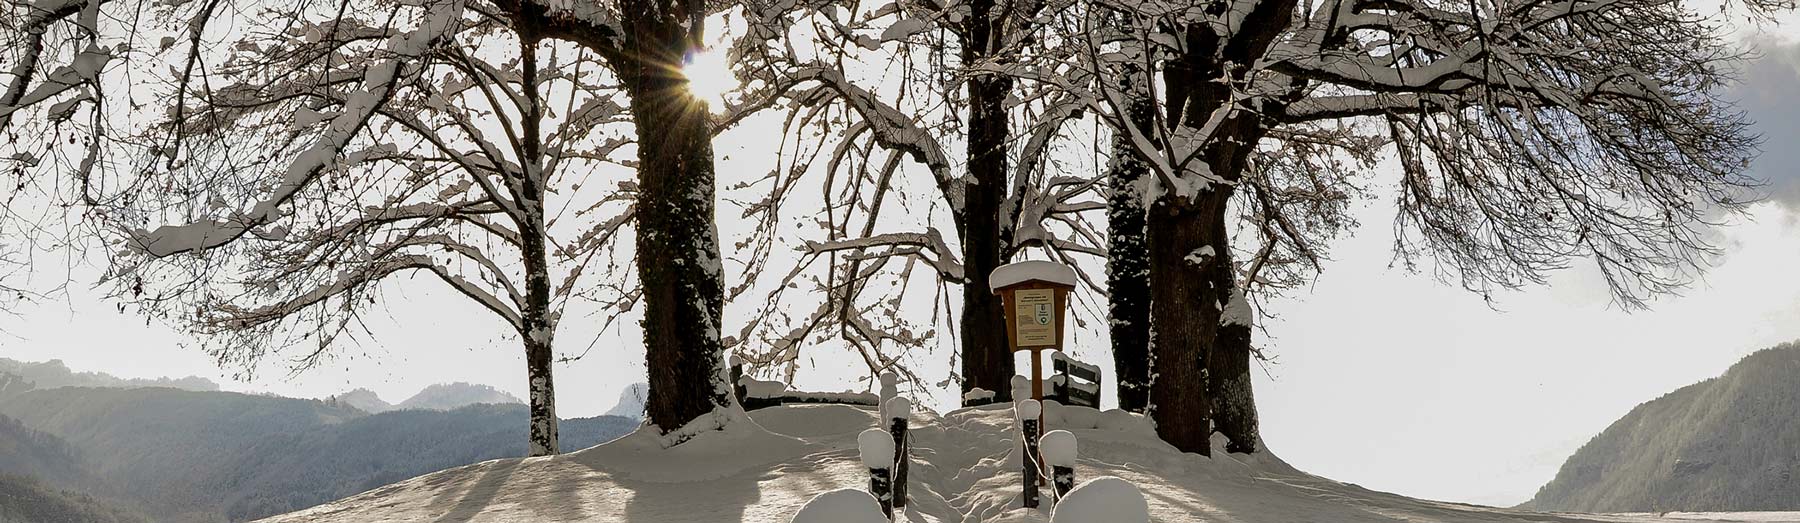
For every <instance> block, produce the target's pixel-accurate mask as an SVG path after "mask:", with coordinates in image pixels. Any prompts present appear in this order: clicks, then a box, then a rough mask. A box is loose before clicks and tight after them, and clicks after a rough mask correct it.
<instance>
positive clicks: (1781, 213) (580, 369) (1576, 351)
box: [0, 40, 1800, 505]
mask: <svg viewBox="0 0 1800 523" xmlns="http://www.w3.org/2000/svg"><path fill="white" fill-rule="evenodd" d="M1760 45H1761V46H1762V50H1763V51H1764V52H1765V53H1766V55H1767V56H1766V57H1765V58H1763V59H1762V60H1760V61H1758V62H1756V63H1755V64H1753V66H1752V67H1751V68H1750V70H1749V71H1748V72H1747V73H1746V75H1745V80H1746V81H1747V82H1748V85H1746V86H1745V87H1743V88H1742V89H1740V91H1739V97H1740V98H1742V99H1743V100H1744V103H1745V107H1746V109H1750V110H1751V111H1752V114H1753V115H1755V117H1756V118H1757V119H1759V120H1762V121H1764V122H1765V123H1763V124H1761V125H1760V126H1759V130H1760V131H1761V132H1763V133H1764V135H1765V138H1766V139H1767V140H1768V141H1769V145H1768V147H1767V148H1768V149H1770V151H1771V152H1770V154H1769V155H1768V156H1766V157H1765V158H1764V161H1761V162H1759V163H1758V164H1757V166H1756V170H1757V172H1758V174H1760V175H1762V176H1763V177H1765V178H1768V179H1770V180H1771V181H1772V186H1771V188H1770V193H1771V194H1772V195H1774V199H1773V200H1771V201H1770V202H1768V203H1764V204H1760V205H1758V206H1757V207H1756V208H1755V210H1754V213H1753V218H1754V220H1749V221H1745V222H1744V223H1738V224H1735V225H1734V226H1732V227H1730V228H1727V229H1725V230H1723V231H1721V232H1720V238H1721V242H1722V245H1725V246H1726V247H1727V249H1728V253H1727V255H1726V256H1724V257H1723V258H1721V259H1720V260H1719V263H1718V266H1717V267H1716V268H1715V269H1714V270H1713V271H1712V272H1711V273H1709V274H1708V275H1707V277H1706V279H1705V280H1704V281H1702V282H1700V283H1699V284H1697V285H1696V286H1695V287H1694V288H1693V289H1691V290H1690V292H1688V293H1687V294H1686V295H1685V296H1683V297H1678V298H1671V299H1665V300H1662V301H1660V302H1657V303H1656V304H1654V309H1653V310H1651V311H1647V312H1637V313H1625V312H1621V311H1619V310H1617V309H1616V308H1613V307H1610V303H1609V301H1608V297H1607V296H1608V295H1607V292H1606V289H1605V288H1604V286H1603V284H1602V283H1601V282H1599V281H1598V279H1597V276H1596V275H1595V274H1592V273H1591V271H1589V270H1588V269H1586V268H1580V269H1575V270H1570V271H1566V272H1563V273H1559V274H1556V275H1555V276H1554V277H1553V278H1552V281H1551V284H1550V285H1549V286H1547V287H1543V288H1533V289H1527V290H1524V291H1521V292H1514V293H1503V294H1500V295H1498V296H1497V301H1496V302H1495V303H1493V304H1492V305H1493V307H1492V308H1490V307H1489V304H1486V303H1484V302H1483V301H1482V300H1481V299H1480V298H1479V297H1478V296H1475V295H1472V294H1469V293H1467V292H1464V291H1461V290H1460V289H1458V288H1456V287H1454V286H1451V285H1445V284H1441V283H1439V282H1437V281H1435V280H1433V279H1431V278H1430V277H1429V276H1426V275H1413V274H1408V273H1406V272H1405V271H1403V270H1400V269H1394V268H1389V266H1388V264H1389V261H1390V254H1389V251H1388V248H1389V246H1390V244H1391V241H1392V233H1391V230H1390V226H1391V219H1392V215H1393V214H1392V209H1391V208H1390V207H1388V206H1387V205H1386V203H1385V202H1382V201H1379V200H1378V201H1377V202H1373V203H1371V204H1369V205H1367V206H1366V207H1364V208H1362V209H1361V210H1360V211H1359V215H1358V218H1359V219H1360V221H1361V223H1362V226H1361V227H1360V228H1359V229H1358V230H1357V231H1356V234H1355V235H1354V236H1353V237H1350V238H1347V239H1344V240H1341V241H1340V242H1339V243H1337V244H1336V245H1335V246H1334V249H1333V258H1334V260H1333V261H1332V262H1330V263H1328V264H1327V265H1326V269H1325V271H1324V273H1323V274H1322V275H1321V276H1320V277H1319V278H1318V280H1317V282H1316V284H1315V285H1314V286H1313V287H1312V288H1310V289H1307V290H1306V291H1305V292H1301V293H1297V295H1296V296H1295V297H1293V298H1291V299H1285V300H1282V301H1278V302H1275V303H1274V304H1273V309H1272V311H1273V312H1275V313H1276V314H1279V315H1280V316H1281V319H1279V320H1278V321H1276V322H1273V323H1271V324H1270V326H1269V330H1270V334H1271V335H1272V336H1269V337H1259V340H1258V342H1259V343H1261V344H1263V345H1264V346H1266V347H1268V348H1269V351H1270V352H1271V353H1272V354H1274V355H1276V356H1277V358H1278V360H1277V361H1276V362H1275V363H1273V364H1271V365H1269V366H1267V368H1266V370H1267V372H1266V373H1259V375H1258V381H1257V383H1256V386H1257V394H1258V399H1259V405H1260V407H1261V412H1262V419H1263V423H1264V425H1263V427H1264V437H1265V439H1266V440H1267V442H1268V444H1269V448H1270V449H1271V450H1272V451H1273V452H1275V453H1276V454H1278V455H1280V456H1281V457H1283V458H1284V459H1286V460H1287V461H1289V462H1290V463H1293V464H1294V465H1296V466H1298V467H1300V468H1301V469H1303V470H1307V471H1309V472H1313V473H1315V474H1319V475H1322V476H1326V477H1330V478H1334V479H1338V480H1342V481H1347V482H1353V483H1357V484H1361V485H1363V486H1366V487H1370V488H1374V489H1377V490H1386V491H1392V492H1397V493H1401V494H1405V495H1409V496H1416V497H1425V498H1433V499H1444V500H1455V501H1466V502H1474V503H1486V504H1500V505H1510V504H1514V503H1518V502H1521V501H1524V500H1525V499H1527V498H1529V497H1530V496H1531V494H1532V493H1533V492H1534V491H1535V490H1536V489H1537V487H1538V486H1540V485H1542V484H1543V483H1545V482H1547V481H1548V480H1549V479H1550V478H1551V477H1552V476H1553V475H1554V474H1555V471H1556V469H1557V467H1559V466H1560V464H1561V463H1562V461H1563V460H1564V459H1565V458H1566V457H1567V456H1568V455H1569V454H1570V453H1572V452H1573V451H1574V450H1575V449H1576V448H1577V447H1579V446H1580V445H1581V444H1582V443H1584V442H1585V441H1587V439H1588V438H1590V437H1592V436H1593V435H1594V434H1596V433H1598V432H1599V431H1600V430H1601V429H1603V428H1605V427H1606V426H1607V425H1608V424H1610V423H1611V422H1612V421H1613V420H1615V419H1617V418H1618V417H1619V416H1621V415H1623V414H1624V413H1625V412H1626V411H1627V410H1629V409H1630V408H1631V407H1633V406H1635V405H1637V404H1639V403H1641V402H1644V401H1648V400H1650V399H1653V398H1655V397H1657V396H1659V395H1661V394H1663V393H1666V392H1668V391H1671V390H1673V389H1675V388H1677V387H1680V386H1682V385H1686V384H1689V383H1693V382H1696V381H1699V380H1702V379H1705V378H1708V377H1712V376H1716V375H1718V374H1719V373H1721V372H1722V371H1724V370H1725V368H1726V367H1728V366H1729V365H1730V364H1731V363H1733V362H1735V361H1736V360H1737V359H1738V358H1740V357H1742V356H1743V355H1745V354H1747V353H1749V352H1751V351H1754V350H1757V349H1761V348H1766V347H1769V346H1772V345H1775V344H1777V343H1779V342H1783V341H1789V340H1795V339H1800V271H1796V270H1794V262H1795V261H1796V260H1800V212H1796V211H1795V210H1794V209H1800V175H1796V174H1795V173H1794V167H1795V166H1796V165H1800V163H1796V162H1800V152H1797V151H1800V149H1795V148H1794V147H1793V146H1792V144H1794V143H1797V142H1800V123H1797V122H1800V114H1795V113H1796V112H1800V108H1797V107H1792V105H1795V104H1791V103H1790V102H1788V101H1787V100H1788V99H1789V98H1788V97H1789V95H1790V94H1791V88H1792V86H1793V85H1796V84H1797V83H1800V47H1795V46H1791V45H1788V44H1784V43H1778V42H1775V41H1772V40H1763V41H1761V44H1760ZM760 140H764V138H763V137H762V136H758V135H757V132H733V133H728V134H727V135H726V136H725V137H724V138H723V139H722V140H721V142H720V144H719V146H718V148H717V149H718V151H717V153H718V155H719V157H720V158H721V162H722V165H721V168H720V172H733V171H734V170H735V171H737V172H762V170H761V169H759V168H758V167H757V166H754V165H750V166H747V167H746V164H747V163H753V162H752V161H750V160H742V159H741V158H743V157H745V156H752V155H754V154H755V153H757V152H759V151H766V145H767V144H766V143H762V142H760ZM734 154H735V155H736V156H737V157H738V158H740V159H733V156H734ZM733 162H743V163H738V164H734V163H733ZM1390 172H1391V171H1390ZM720 216H721V218H729V217H730V214H728V213H724V212H722V213H721V214H720ZM727 232H728V233H729V231H727ZM56 262H57V260H54V259H40V260H39V263H44V264H46V266H60V264H58V263H56ZM95 274H97V272H95V271H94V270H92V269H91V268H90V269H82V270H78V271H77V276H78V279H80V281H82V282H91V281H92V280H93V277H94V275H95ZM46 276H48V275H46ZM386 289H387V294H386V295H385V296H384V297H383V300H382V303H383V304H384V307H385V311H384V312H385V313H386V317H382V318H372V319H371V322H370V327H371V329H372V330H373V336H372V338H371V339H373V340H375V341H373V342H369V343H367V344H366V345H364V346H361V347H351V348H350V349H349V350H346V351H343V352H342V353H341V356H340V357H339V358H337V359H335V360H332V361H331V362H329V363H327V364H326V365H325V367H324V368H318V369H313V370H310V371H307V372H305V373H302V374H299V375H295V376H289V375H287V374H286V373H284V372H280V370H279V368H272V369H271V370H265V371H263V372H261V373H260V374H258V375H256V376H255V377H253V378H250V379H248V380H242V381H240V380H234V379H233V378H232V377H231V376H230V375H229V374H228V373H226V372H223V371H220V370H219V369H217V368H216V367H215V366H214V365H213V363H212V361H211V360H210V359H209V358H208V357H207V356H206V355H205V354H202V353H200V352H199V351H197V350H195V349H191V348H186V347H183V346H182V344H183V337H182V336H181V335H180V334H178V333H176V332H175V331H174V330H172V329H170V328H168V327H166V326H163V325H161V324H157V323H149V324H147V323H146V322H145V320H144V319H143V318H141V317H139V316H136V315H134V314H132V313H119V312H118V311H117V310H116V309H115V308H113V307H112V306H111V305H109V304H106V303H104V302H102V301H101V300H100V299H99V298H98V296H97V295H96V293H95V292H93V291H90V290H88V289H85V288H83V287H81V286H80V285H77V286H75V288H73V289H72V290H71V291H70V292H69V293H68V294H67V296H65V297H63V298H59V299H57V300H55V301H50V302H43V303H39V304H37V305H35V306H32V307H28V308H26V309H24V310H21V311H18V312H20V313H21V315H20V316H19V317H12V318H9V317H3V316H0V331H4V334H0V357H6V358H13V359H21V360H28V361H41V360H48V359H61V360H64V361H65V362H67V363H68V364H69V366H71V367H73V368H75V369H77V370H91V371H104V372H108V373H112V374H115V375H119V376H123V377H156V376H186V375H198V376H203V377H208V378H212V379H213V380H215V381H218V382H220V383H221V385H223V386H224V387H225V388H227V389H229V390H238V391H246V392H265V393H274V394H280V395H287V396H298V397H323V396H326V395H330V394H333V393H337V392H341V391H344V390H347V389H350V388H355V387H367V388H370V389H372V390H374V391H376V392H377V393H379V394H381V396H382V397H383V398H385V399H387V400H388V401H390V402H398V401H400V400H403V399H405V398H406V397H408V396H410V395H412V394H413V393H415V392H417V391H418V390H419V389H421V388H423V387H425V386H426V385H429V384H432V383H441V382H449V381H469V382H476V383H484V384H490V385H494V386H496V387H498V388H501V389H503V390H507V391H509V392H512V393H513V394H514V395H516V396H520V397H524V396H525V393H524V381H525V380H524V376H523V367H524V365H523V361H522V358H521V357H520V355H519V354H518V352H519V350H518V344H517V342H516V341H515V340H511V339H508V338H505V337H503V336H502V335H501V334H500V332H501V327H500V325H499V324H498V322H496V321H494V320H492V319H491V318H490V317H489V316H488V315H487V313H485V312H483V311H480V310H478V309H477V308H476V307H475V306H473V305H472V304H470V303H468V302H467V301H466V300H462V299H459V298H458V297H457V296H456V295H454V294H453V293H451V292H450V291H447V290H445V289H443V288H442V287H441V286H438V285H435V284H432V281H431V280H427V279H418V280H412V281H402V282H399V283H396V284H391V285H389V286H387V287H386ZM808 306H810V305H808ZM568 321H571V320H569V319H565V322H568ZM587 341H588V339H587V338H575V337H559V342H560V343H562V344H563V346H562V348H561V350H562V351H563V352H579V349H580V345H585V344H586V343H587ZM1080 345H1081V346H1079V347H1076V348H1075V351H1076V356H1077V357H1079V358H1081V359H1084V360H1087V361H1092V362H1096V363H1100V364H1102V366H1104V367H1108V368H1110V366H1111V365H1110V357H1108V356H1107V355H1106V354H1105V353H1104V352H1103V345H1101V344H1100V341H1099V340H1094V339H1091V338H1090V339H1088V340H1086V341H1084V342H1083V343H1081V344H1080ZM823 358H824V359H822V360H820V361H818V362H815V363H814V368H813V369H812V371H811V372H809V373H808V374H806V375H803V380H804V381H803V382H802V383H801V384H800V385H801V387H802V388H819V389H825V388H832V387H842V386H844V385H845V384H848V383H850V382H852V381H854V380H855V379H856V376H855V375H854V374H853V371H854V370H855V368H854V367H838V366H837V363H835V361H834V360H833V359H832V358H831V357H830V356H824V357H823ZM837 368H843V369H845V370H843V371H836V370H833V369H837ZM556 372H557V382H556V384H557V389H558V403H559V405H558V411H559V413H561V414H562V415H563V416H565V417H578V416H591V415H596V414H599V413H601V412H604V411H606V410H607V409H608V408H610V407H611V406H612V405H613V403H614V401H615V400H616V399H617V396H618V393H619V391H620V389H621V388H623V387H624V386H626V385H627V384H629V383H632V382H635V381H641V380H642V376H643V373H644V368H643V352H642V348H641V346H639V344H638V342H637V339H636V333H635V329H632V328H625V329H618V330H615V331H612V332H609V333H607V334H604V335H602V336H601V337H600V338H598V339H597V340H595V347H594V349H593V351H592V352H591V353H590V354H589V355H588V357H586V358H584V359H582V360H580V361H576V362H572V363H567V364H563V365H560V366H558V367H557V370H556ZM1109 373H1110V369H1109ZM1107 394H1108V395H1111V390H1110V385H1109V389H1108V393H1107ZM935 397H936V398H938V399H939V400H940V401H942V400H947V399H948V398H949V396H948V395H946V394H943V393H939V394H936V395H935ZM940 407H941V406H940Z"/></svg>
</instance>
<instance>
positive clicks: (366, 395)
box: [330, 389, 394, 414]
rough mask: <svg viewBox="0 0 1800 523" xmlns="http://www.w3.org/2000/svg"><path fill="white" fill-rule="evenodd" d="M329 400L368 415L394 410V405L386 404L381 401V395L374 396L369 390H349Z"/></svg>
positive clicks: (373, 392) (384, 401)
mask: <svg viewBox="0 0 1800 523" xmlns="http://www.w3.org/2000/svg"><path fill="white" fill-rule="evenodd" d="M330 399H333V400H337V401H338V402H340V403H343V404H345V405H349V406H352V407H356V408H358V409H362V411H363V412H367V413H370V414H380V413H383V412H387V411H390V410H394V405H393V404H392V403H388V402H387V401H386V400H383V399H381V395H379V394H376V393H375V391H372V390H369V389H355V390H351V391H349V392H345V393H343V394H338V395H335V396H332V397H331V398H330Z"/></svg>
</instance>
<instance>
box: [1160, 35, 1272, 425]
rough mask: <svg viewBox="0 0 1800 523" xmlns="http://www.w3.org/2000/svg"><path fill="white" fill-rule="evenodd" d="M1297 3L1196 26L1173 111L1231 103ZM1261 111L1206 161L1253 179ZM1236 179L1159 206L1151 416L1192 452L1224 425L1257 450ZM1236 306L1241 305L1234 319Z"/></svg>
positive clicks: (1206, 115) (1213, 143)
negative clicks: (1237, 20)
mask: <svg viewBox="0 0 1800 523" xmlns="http://www.w3.org/2000/svg"><path fill="white" fill-rule="evenodd" d="M1294 7H1295V5H1294V3H1293V2H1288V1H1270V2H1262V3H1259V4H1257V5H1256V6H1255V7H1254V8H1253V9H1252V10H1251V12H1249V13H1247V14H1246V15H1245V16H1244V19H1243V21H1242V25H1241V27H1243V28H1245V29H1246V30H1244V31H1241V32H1238V33H1237V34H1233V35H1231V36H1230V37H1220V36H1219V35H1217V34H1216V33H1214V32H1213V30H1212V28H1211V26H1208V25H1205V24H1194V25H1193V26H1190V27H1189V28H1188V31H1187V35H1186V36H1187V42H1186V44H1187V48H1188V52H1187V54H1186V55H1185V56H1183V57H1182V58H1180V59H1179V60H1174V61H1171V62H1170V63H1169V65H1168V66H1167V67H1166V68H1165V70H1164V79H1165V81H1166V85H1165V92H1167V93H1168V106H1167V107H1166V109H1167V111H1168V113H1167V114H1168V117H1169V118H1170V119H1171V120H1172V121H1179V122H1182V124H1183V125H1187V126H1191V127H1201V126H1204V125H1205V124H1206V123H1207V120H1209V119H1210V118H1211V117H1212V115H1213V113H1214V112H1215V111H1216V110H1217V109H1219V108H1220V107H1222V106H1223V105H1224V104H1227V103H1230V99H1231V90H1232V86H1230V85H1226V84H1224V83H1220V82H1217V81H1216V79H1218V78H1225V77H1229V78H1231V79H1232V81H1233V82H1235V83H1239V84H1240V85H1241V84H1242V83H1243V82H1244V81H1245V78H1244V73H1243V71H1245V70H1247V69H1246V68H1244V67H1242V66H1241V65H1238V64H1248V63H1251V62H1252V61H1254V60H1255V59H1256V58H1258V57H1261V56H1262V55H1263V53H1264V52H1266V51H1267V50H1268V46H1269V45H1270V43H1271V42H1273V41H1274V39H1275V37H1276V36H1277V35H1279V34H1280V32H1281V31H1282V30H1284V29H1285V27H1286V26H1287V23H1286V21H1287V20H1289V19H1290V18H1291V16H1292V13H1293V9H1294ZM1266 123H1267V122H1264V121H1263V120H1262V119H1261V118H1260V117H1259V116H1257V115H1256V114H1255V113H1254V112H1253V111H1249V110H1243V111H1238V112H1236V113H1235V114H1234V115H1232V117H1231V118H1230V119H1228V120H1225V121H1224V122H1221V123H1220V124H1219V126H1218V128H1217V129H1216V130H1215V131H1214V134H1213V135H1212V136H1211V137H1210V138H1211V139H1210V140H1209V141H1208V142H1207V143H1205V144H1202V146H1203V148H1204V149H1203V151H1202V153H1203V155H1204V159H1205V160H1206V162H1205V165H1206V166H1208V167H1209V168H1210V169H1211V173H1212V174H1214V175H1217V176H1219V177H1221V178H1223V179H1224V180H1226V181H1227V182H1237V181H1239V180H1242V179H1243V171H1244V169H1245V168H1247V166H1248V158H1249V155H1250V153H1251V151H1252V150H1254V149H1255V147H1256V144H1257V143H1258V142H1259V141H1261V140H1262V138H1263V136H1264V134H1266V132H1267V128H1266V127H1265V125H1266ZM1234 187H1235V186H1234V185H1229V184H1215V185H1213V186H1212V187H1211V188H1210V189H1205V190H1200V191H1198V194H1195V195H1193V197H1192V199H1182V198H1178V197H1175V196H1173V195H1165V196H1164V197H1162V198H1160V199H1159V201H1157V202H1156V203H1155V204H1154V205H1153V206H1152V208H1151V213H1150V224H1149V227H1148V230H1149V234H1150V247H1151V252H1152V254H1151V262H1150V278H1151V280H1152V281H1155V282H1158V284H1157V285H1156V286H1154V287H1152V291H1151V292H1152V304H1151V316H1152V321H1153V322H1154V326H1153V329H1154V333H1153V338H1152V348H1151V351H1152V354H1153V357H1154V360H1153V361H1154V362H1155V365H1156V366H1155V369H1154V375H1155V376H1156V378H1155V379H1154V381H1153V382H1152V383H1151V391H1150V395H1151V402H1152V405H1153V406H1152V408H1151V416H1152V418H1153V419H1154V420H1155V421H1156V424H1157V432H1158V434H1159V435H1161V436H1162V437H1163V439H1165V440H1167V441H1168V442H1169V443H1170V444H1172V445H1174V446H1175V447H1176V448H1179V449H1181V450H1182V451H1184V452H1198V453H1201V454H1210V453H1211V442H1210V439H1211V435H1212V434H1211V433H1212V431H1211V427H1210V426H1209V425H1210V424H1211V423H1213V422H1214V421H1217V422H1218V423H1219V428H1220V431H1221V432H1222V433H1224V434H1225V435H1226V437H1227V438H1228V439H1230V440H1231V444H1230V445H1229V446H1228V447H1227V450H1228V451H1231V452H1253V451H1255V449H1256V432H1257V428H1256V424H1257V416H1256V403H1255V398H1254V396H1253V394H1252V391H1251V387H1250V364H1249V358H1250V330H1249V321H1250V320H1249V315H1248V314H1247V313H1243V312H1242V309H1241V308H1240V307H1242V306H1244V304H1241V303H1236V299H1241V296H1240V295H1238V294H1237V293H1236V292H1234V290H1235V289H1236V284H1235V282H1236V279H1237V268H1236V266H1234V265H1233V263H1232V260H1231V238H1230V235H1229V232H1228V231H1229V229H1228V228H1227V227H1226V221H1227V220H1228V219H1229V217H1230V215H1229V213H1230V203H1231V195H1232V192H1233V191H1234ZM1227 306H1232V307H1233V308H1234V309H1237V312H1234V314H1232V315H1231V320H1232V321H1230V322H1229V323H1230V325H1225V323H1226V322H1225V321H1223V320H1225V319H1227V315H1225V314H1224V312H1225V309H1226V308H1227Z"/></svg>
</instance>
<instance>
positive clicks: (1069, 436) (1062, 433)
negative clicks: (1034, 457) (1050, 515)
mask: <svg viewBox="0 0 1800 523" xmlns="http://www.w3.org/2000/svg"><path fill="white" fill-rule="evenodd" d="M1075 447H1076V441H1075V434H1074V433H1071V432H1069V431H1066V430H1052V431H1050V432H1046V433H1044V436H1043V437H1041V438H1039V439H1038V448H1039V449H1040V451H1041V452H1042V453H1043V455H1044V463H1045V464H1047V465H1050V478H1051V483H1053V484H1055V485H1056V501H1057V502H1059V503H1060V502H1061V501H1062V499H1063V496H1067V495H1068V494H1069V491H1070V490H1074V488H1075Z"/></svg>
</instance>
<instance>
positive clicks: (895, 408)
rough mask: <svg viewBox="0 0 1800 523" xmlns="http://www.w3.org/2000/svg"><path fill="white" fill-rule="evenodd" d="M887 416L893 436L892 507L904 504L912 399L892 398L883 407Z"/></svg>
mask: <svg viewBox="0 0 1800 523" xmlns="http://www.w3.org/2000/svg"><path fill="white" fill-rule="evenodd" d="M884 410H885V411H886V412H887V416H888V433H889V434H892V435H893V436H894V507H895V508H899V507H905V506H906V471H907V469H909V468H911V467H910V464H911V463H912V456H911V455H910V454H909V453H910V452H911V450H912V442H911V441H909V440H907V436H906V429H907V424H908V422H907V420H908V419H909V418H911V417H912V400H909V399H906V398H894V399H891V400H888V402H887V406H886V408H885V409H884Z"/></svg>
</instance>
